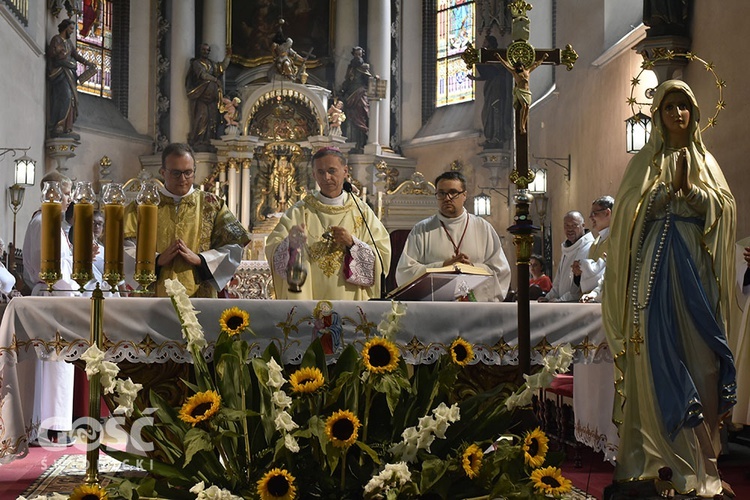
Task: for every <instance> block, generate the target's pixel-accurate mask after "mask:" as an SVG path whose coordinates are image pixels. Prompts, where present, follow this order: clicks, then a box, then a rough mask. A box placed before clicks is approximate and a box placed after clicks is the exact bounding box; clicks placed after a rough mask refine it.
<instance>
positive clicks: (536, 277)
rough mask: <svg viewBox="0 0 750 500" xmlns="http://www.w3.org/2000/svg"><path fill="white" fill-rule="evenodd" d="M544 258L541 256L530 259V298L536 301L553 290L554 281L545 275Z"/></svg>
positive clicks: (533, 256)
mask: <svg viewBox="0 0 750 500" xmlns="http://www.w3.org/2000/svg"><path fill="white" fill-rule="evenodd" d="M544 265H545V262H544V258H543V257H542V256H541V255H532V256H531V259H529V272H530V273H531V277H530V278H529V298H530V299H531V300H536V299H538V298H539V297H542V296H544V295H546V294H547V292H549V291H550V290H551V289H552V280H551V279H549V276H547V275H546V274H545V273H544Z"/></svg>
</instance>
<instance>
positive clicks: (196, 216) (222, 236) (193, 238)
mask: <svg viewBox="0 0 750 500" xmlns="http://www.w3.org/2000/svg"><path fill="white" fill-rule="evenodd" d="M137 227H138V226H137V220H136V205H135V203H132V204H131V205H129V206H128V207H127V211H126V215H125V238H126V239H127V238H135V237H136V233H137ZM156 238H157V239H156V253H157V255H158V254H159V253H161V252H163V251H164V250H166V249H167V248H168V247H169V246H170V245H171V244H172V242H174V241H175V240H176V239H178V238H180V239H182V241H184V242H185V244H187V246H188V247H189V248H190V249H191V250H192V251H193V252H195V253H197V254H201V256H202V257H203V258H204V260H206V264H207V265H208V268H209V270H210V271H211V274H212V277H211V279H204V280H201V277H200V276H199V273H198V270H197V268H196V267H194V266H192V265H191V264H189V263H187V262H186V261H185V260H184V259H182V258H181V257H179V256H177V257H175V259H174V260H173V261H172V262H170V263H169V264H167V265H165V266H162V267H160V268H159V269H158V270H157V271H158V276H157V280H156V290H155V295H156V296H157V297H166V296H167V294H166V291H165V289H164V281H165V280H166V279H174V280H177V281H179V282H180V283H182V285H183V286H184V287H185V289H186V290H187V294H188V296H190V297H209V298H211V297H216V296H217V290H220V289H221V288H223V287H224V285H226V282H227V281H228V279H229V278H231V276H232V274H234V271H235V270H236V268H237V265H239V260H238V259H241V250H242V248H243V247H244V246H245V245H246V244H247V243H248V242H249V241H250V235H249V234H248V232H247V230H245V228H244V227H243V226H242V224H241V223H240V222H239V221H238V220H237V218H236V217H235V216H234V214H233V213H232V212H231V211H230V210H229V209H228V208H227V206H226V204H225V203H224V201H223V200H221V199H220V198H218V197H216V196H215V195H213V194H211V193H206V192H204V191H199V190H194V191H193V192H192V193H190V194H187V195H185V196H184V197H182V198H181V199H180V200H179V203H177V204H175V200H174V198H172V197H171V196H167V195H165V194H164V193H161V200H160V201H159V210H158V215H157V236H156ZM235 245H236V246H239V249H240V253H239V257H238V259H235V258H232V257H234V256H231V257H230V256H229V253H230V252H229V250H226V249H227V248H228V247H231V246H235ZM235 253H236V252H235ZM235 260H236V262H232V261H235ZM225 261H226V262H225ZM230 268H231V269H230ZM220 276H221V277H220ZM212 282H213V283H212ZM217 283H218V284H217ZM152 286H153V285H152Z"/></svg>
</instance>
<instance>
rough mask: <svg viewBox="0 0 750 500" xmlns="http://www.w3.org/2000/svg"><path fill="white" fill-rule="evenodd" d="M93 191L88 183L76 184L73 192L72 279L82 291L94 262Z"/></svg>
mask: <svg viewBox="0 0 750 500" xmlns="http://www.w3.org/2000/svg"><path fill="white" fill-rule="evenodd" d="M95 199H96V195H95V194H94V189H93V188H92V187H91V182H89V181H79V182H76V187H75V190H74V191H73V201H74V202H75V205H73V274H71V276H70V277H71V278H73V279H74V280H75V281H76V283H78V284H79V285H80V286H81V289H83V287H84V286H86V283H88V282H89V281H91V278H92V277H93V273H92V271H91V267H92V264H93V261H94V249H93V246H94V205H93V202H94V201H95Z"/></svg>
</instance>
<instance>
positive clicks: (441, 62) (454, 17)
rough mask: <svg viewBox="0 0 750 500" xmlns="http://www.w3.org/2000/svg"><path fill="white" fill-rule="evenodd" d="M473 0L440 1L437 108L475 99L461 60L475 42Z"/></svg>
mask: <svg viewBox="0 0 750 500" xmlns="http://www.w3.org/2000/svg"><path fill="white" fill-rule="evenodd" d="M474 19H475V2H474V0H438V2H437V26H436V28H437V63H436V64H437V65H436V71H437V82H436V88H435V94H436V103H435V105H436V106H437V107H440V106H446V105H448V104H456V103H459V102H467V101H471V100H473V99H474V81H473V80H471V79H469V78H468V76H467V75H468V74H469V70H468V69H467V68H466V64H465V63H464V62H463V60H462V59H461V54H462V53H463V51H464V50H466V44H467V43H469V42H472V41H474V37H475V33H474Z"/></svg>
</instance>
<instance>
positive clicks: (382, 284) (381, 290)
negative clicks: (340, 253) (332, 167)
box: [344, 182, 385, 300]
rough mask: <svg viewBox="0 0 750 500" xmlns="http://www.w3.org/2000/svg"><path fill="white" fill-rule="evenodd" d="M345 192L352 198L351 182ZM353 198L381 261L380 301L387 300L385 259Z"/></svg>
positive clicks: (355, 200) (355, 199) (347, 183)
mask: <svg viewBox="0 0 750 500" xmlns="http://www.w3.org/2000/svg"><path fill="white" fill-rule="evenodd" d="M344 191H346V192H347V193H349V196H350V197H352V185H351V184H350V183H349V182H344ZM353 198H354V205H355V206H356V207H357V210H359V215H360V216H361V217H362V222H364V223H365V228H366V229H367V234H369V235H370V239H371V240H372V245H373V246H374V247H375V253H376V254H377V256H378V260H379V261H380V299H379V300H385V265H384V264H383V257H382V256H381V255H380V250H379V249H378V244H377V243H375V238H374V237H373V236H372V231H370V225H369V224H368V223H367V219H366V218H365V214H364V213H362V208H360V206H359V202H358V201H357V197H356V196H353ZM371 300H372V299H371Z"/></svg>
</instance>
